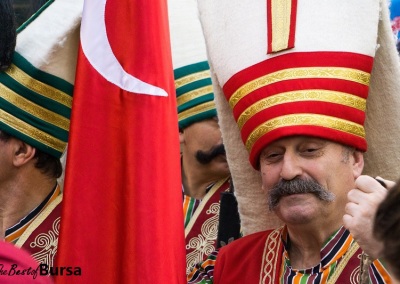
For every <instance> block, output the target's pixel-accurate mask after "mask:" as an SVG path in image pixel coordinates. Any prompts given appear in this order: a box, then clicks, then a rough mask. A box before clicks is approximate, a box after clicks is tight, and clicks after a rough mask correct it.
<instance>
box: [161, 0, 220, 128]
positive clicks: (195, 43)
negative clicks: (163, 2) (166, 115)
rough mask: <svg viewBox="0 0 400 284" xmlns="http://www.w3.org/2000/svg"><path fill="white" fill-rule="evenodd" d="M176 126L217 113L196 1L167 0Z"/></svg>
mask: <svg viewBox="0 0 400 284" xmlns="http://www.w3.org/2000/svg"><path fill="white" fill-rule="evenodd" d="M168 12H169V24H170V34H171V49H172V62H173V67H174V77H175V89H176V97H177V106H178V122H179V128H181V129H183V128H185V127H187V126H189V125H191V124H192V123H195V122H198V121H202V120H204V119H207V118H212V117H214V116H216V115H217V110H216V107H215V103H214V93H213V89H212V83H211V74H210V67H209V65H208V62H207V53H206V46H205V42H204V36H203V32H202V29H201V25H200V21H199V18H198V13H197V3H196V1H195V0H168Z"/></svg>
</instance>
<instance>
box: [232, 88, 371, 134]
mask: <svg viewBox="0 0 400 284" xmlns="http://www.w3.org/2000/svg"><path fill="white" fill-rule="evenodd" d="M299 101H321V102H328V103H335V104H341V105H345V106H348V107H353V108H356V109H359V110H362V111H365V108H366V104H367V101H366V100H365V99H363V98H360V97H357V96H354V95H352V94H348V93H342V92H336V91H329V90H302V91H293V92H285V93H281V94H277V95H274V96H270V97H268V98H265V99H262V100H260V101H258V102H256V103H254V104H253V105H251V106H250V107H248V108H247V109H246V110H245V111H244V112H243V113H241V115H240V116H239V119H238V121H237V124H238V126H239V128H240V129H242V128H243V125H244V124H245V123H246V122H247V121H248V120H249V119H250V118H251V117H252V116H253V115H255V114H257V113H258V112H260V111H261V110H264V109H267V108H270V107H273V106H276V105H279V104H285V103H290V102H299Z"/></svg>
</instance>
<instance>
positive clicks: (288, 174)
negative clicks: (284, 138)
mask: <svg viewBox="0 0 400 284" xmlns="http://www.w3.org/2000/svg"><path fill="white" fill-rule="evenodd" d="M302 172H303V170H302V167H301V165H300V161H299V158H298V157H297V156H296V155H295V154H294V153H285V155H284V156H283V162H282V168H281V174H280V176H281V178H282V179H284V180H292V179H294V178H296V177H298V176H301V174H302Z"/></svg>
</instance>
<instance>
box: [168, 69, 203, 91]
mask: <svg viewBox="0 0 400 284" xmlns="http://www.w3.org/2000/svg"><path fill="white" fill-rule="evenodd" d="M207 78H211V75H210V70H204V71H200V72H196V73H192V74H189V75H187V76H184V77H182V78H179V79H176V80H175V88H176V89H178V88H180V87H182V86H184V85H187V84H190V83H192V82H195V81H199V80H202V79H207Z"/></svg>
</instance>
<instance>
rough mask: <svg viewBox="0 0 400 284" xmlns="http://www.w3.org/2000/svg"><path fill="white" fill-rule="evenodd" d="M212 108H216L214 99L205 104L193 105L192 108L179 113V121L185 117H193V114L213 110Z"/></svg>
mask: <svg viewBox="0 0 400 284" xmlns="http://www.w3.org/2000/svg"><path fill="white" fill-rule="evenodd" d="M212 109H215V104H214V101H211V102H206V103H204V104H201V105H197V106H195V107H192V108H190V109H187V110H185V111H183V112H181V113H179V114H178V119H179V121H181V120H182V119H185V118H188V117H191V116H193V115H196V114H198V113H202V112H205V111H208V110H212Z"/></svg>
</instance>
